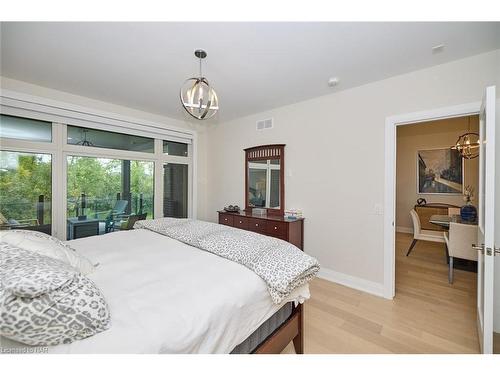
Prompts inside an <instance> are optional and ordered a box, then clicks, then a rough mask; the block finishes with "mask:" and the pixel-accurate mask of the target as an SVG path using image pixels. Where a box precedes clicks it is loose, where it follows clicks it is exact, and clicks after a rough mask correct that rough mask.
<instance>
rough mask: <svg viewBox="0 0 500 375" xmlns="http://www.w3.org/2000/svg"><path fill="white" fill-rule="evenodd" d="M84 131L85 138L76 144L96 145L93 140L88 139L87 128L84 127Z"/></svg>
mask: <svg viewBox="0 0 500 375" xmlns="http://www.w3.org/2000/svg"><path fill="white" fill-rule="evenodd" d="M82 131H83V139H82V140H81V141H79V142H76V143H75V145H79V146H94V144H93V143H92V142H90V141H89V140H87V133H88V132H89V131H88V130H87V129H82Z"/></svg>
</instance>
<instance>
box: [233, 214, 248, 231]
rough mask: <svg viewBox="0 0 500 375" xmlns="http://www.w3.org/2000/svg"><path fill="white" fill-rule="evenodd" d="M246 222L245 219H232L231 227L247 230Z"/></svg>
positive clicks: (236, 217)
mask: <svg viewBox="0 0 500 375" xmlns="http://www.w3.org/2000/svg"><path fill="white" fill-rule="evenodd" d="M248 220H249V219H247V218H246V217H238V216H235V217H234V222H233V227H235V228H240V229H248Z"/></svg>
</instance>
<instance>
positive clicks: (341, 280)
mask: <svg viewBox="0 0 500 375" xmlns="http://www.w3.org/2000/svg"><path fill="white" fill-rule="evenodd" d="M318 277H319V278H321V279H325V280H328V281H332V282H334V283H337V284H341V285H344V286H347V287H349V288H353V289H357V290H361V291H362V292H366V293H370V294H373V295H376V296H378V297H384V284H381V283H376V282H373V281H370V280H366V279H361V278H359V277H355V276H351V275H346V274H345V273H340V272H336V271H333V270H330V269H328V268H324V267H321V269H320V270H319V273H318Z"/></svg>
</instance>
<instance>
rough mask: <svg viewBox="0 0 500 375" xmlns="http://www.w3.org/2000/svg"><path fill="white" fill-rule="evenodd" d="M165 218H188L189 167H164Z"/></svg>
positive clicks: (182, 165)
mask: <svg viewBox="0 0 500 375" xmlns="http://www.w3.org/2000/svg"><path fill="white" fill-rule="evenodd" d="M163 216H166V217H177V218H186V217H188V165H187V164H175V163H167V164H165V165H163Z"/></svg>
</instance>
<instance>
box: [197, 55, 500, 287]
mask: <svg viewBox="0 0 500 375" xmlns="http://www.w3.org/2000/svg"><path fill="white" fill-rule="evenodd" d="M499 65H500V50H497V51H493V52H490V53H487V54H482V55H478V56H474V57H471V58H467V59H463V60H458V61H455V62H452V63H448V64H444V65H440V66H436V67H433V68H430V69H425V70H420V71H416V72H413V73H409V74H405V75H401V76H397V77H393V78H390V79H386V80H383V81H378V82H374V83H370V84H367V85H364V86H360V87H357V88H353V89H349V90H345V91H340V92H338V93H334V94H331V95H328V96H323V97H319V98H315V99H312V100H308V101H304V102H300V103H297V104H293V105H289V106H286V107H281V108H276V109H274V110H271V111H267V112H263V113H260V114H256V115H252V116H248V117H244V118H240V119H236V120H233V121H230V122H226V123H223V124H220V125H217V126H214V127H213V128H211V129H210V130H209V132H208V139H207V149H208V151H209V152H208V158H209V159H208V171H207V175H208V176H209V179H208V201H207V214H208V217H209V218H210V219H211V220H214V221H215V220H216V219H217V216H216V211H217V210H218V209H220V208H222V207H223V206H224V205H225V204H228V203H237V204H240V205H243V203H244V153H243V148H245V147H249V146H254V145H260V144H267V143H286V145H287V146H286V149H285V155H286V169H287V177H286V207H287V208H290V207H298V208H302V209H303V210H304V215H305V217H306V221H305V251H306V252H308V253H309V254H312V255H314V256H316V257H317V258H318V259H319V260H320V262H321V264H322V266H323V268H327V269H329V270H331V271H334V272H330V273H329V274H330V275H331V276H332V277H333V278H335V277H338V278H339V279H343V280H347V281H348V282H350V283H351V284H353V285H354V284H355V285H358V286H359V285H371V286H376V285H378V286H380V284H381V283H382V282H383V272H384V269H383V254H384V251H383V215H377V214H376V210H375V206H376V205H383V203H384V202H383V199H384V124H385V118H386V117H387V116H391V115H397V114H403V113H408V112H414V111H422V110H428V109H434V108H439V107H445V106H451V105H458V104H463V103H470V102H477V101H480V100H481V97H482V94H483V90H484V88H485V87H486V86H488V85H491V84H498V83H499V77H498V74H497V73H498V69H497V67H498V66H499ZM340 78H341V79H342V77H340ZM290 79H293V77H290ZM325 79H326V77H325ZM276 84H279V82H276ZM297 89H298V90H300V88H297ZM221 105H222V106H223V103H221ZM269 117H273V118H274V121H275V127H274V129H272V130H266V131H259V132H258V131H256V130H255V122H256V121H257V120H259V119H265V118H269Z"/></svg>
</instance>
